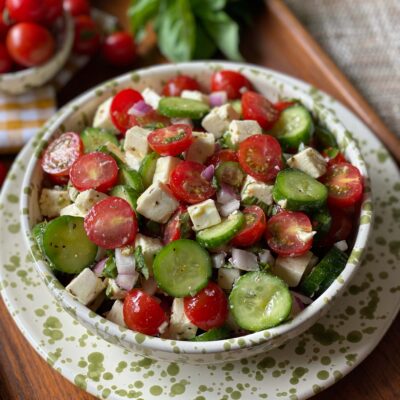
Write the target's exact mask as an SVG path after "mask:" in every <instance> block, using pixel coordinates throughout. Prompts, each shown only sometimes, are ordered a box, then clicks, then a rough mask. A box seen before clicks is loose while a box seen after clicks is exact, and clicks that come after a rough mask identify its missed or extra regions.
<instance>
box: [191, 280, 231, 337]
mask: <svg viewBox="0 0 400 400" xmlns="http://www.w3.org/2000/svg"><path fill="white" fill-rule="evenodd" d="M184 309H185V314H186V316H187V317H188V318H189V319H190V321H191V322H192V323H193V324H194V325H196V326H197V327H199V328H200V329H203V330H204V331H208V330H209V329H212V328H218V327H220V326H222V325H223V324H224V323H225V321H226V318H227V317H228V302H227V300H226V295H225V293H224V291H223V290H222V289H221V288H220V287H219V286H218V285H217V284H216V283H214V282H209V283H208V285H207V286H206V287H205V288H204V289H202V290H200V292H198V293H197V294H196V295H194V296H192V297H185V299H184Z"/></svg>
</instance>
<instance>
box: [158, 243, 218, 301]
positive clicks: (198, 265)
mask: <svg viewBox="0 0 400 400" xmlns="http://www.w3.org/2000/svg"><path fill="white" fill-rule="evenodd" d="M153 274H154V278H155V280H156V282H157V284H158V286H159V287H160V289H161V290H163V291H164V292H166V293H168V294H169V295H170V296H173V297H186V296H194V295H195V294H196V293H197V292H198V291H200V290H201V289H203V288H204V287H205V286H207V284H208V281H209V279H210V278H211V274H212V263H211V258H210V255H209V254H208V252H207V251H206V250H204V249H203V248H202V247H201V246H200V245H199V244H198V243H197V242H195V241H194V240H189V239H179V240H175V241H173V242H171V243H169V244H167V245H166V246H165V247H163V248H162V250H161V251H160V252H159V253H158V254H157V255H156V257H155V259H154V263H153Z"/></svg>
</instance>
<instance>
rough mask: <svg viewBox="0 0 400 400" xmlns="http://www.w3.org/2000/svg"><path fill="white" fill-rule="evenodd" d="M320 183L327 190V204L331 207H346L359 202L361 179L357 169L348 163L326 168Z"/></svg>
mask: <svg viewBox="0 0 400 400" xmlns="http://www.w3.org/2000/svg"><path fill="white" fill-rule="evenodd" d="M321 181H322V182H323V183H324V184H325V185H326V187H327V188H328V191H329V192H328V204H329V205H330V206H332V207H348V206H351V205H353V204H355V203H357V202H358V201H360V200H361V197H362V194H363V179H362V176H361V174H360V171H359V170H358V168H356V167H355V166H354V165H352V164H350V163H347V162H344V163H340V164H334V165H330V166H328V170H327V172H326V174H325V175H324V176H323V177H322V178H321Z"/></svg>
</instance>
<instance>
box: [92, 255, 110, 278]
mask: <svg viewBox="0 0 400 400" xmlns="http://www.w3.org/2000/svg"><path fill="white" fill-rule="evenodd" d="M106 262H107V258H103V259H102V260H101V261H99V262H98V263H97V264H96V265H95V266H94V267H93V270H92V271H93V272H94V274H95V275H96V276H97V277H100V276H101V274H102V273H103V269H104V267H105V266H106Z"/></svg>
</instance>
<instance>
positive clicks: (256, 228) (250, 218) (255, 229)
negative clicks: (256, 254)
mask: <svg viewBox="0 0 400 400" xmlns="http://www.w3.org/2000/svg"><path fill="white" fill-rule="evenodd" d="M243 214H244V217H245V225H244V228H242V230H241V231H240V232H238V233H237V234H236V236H235V237H234V238H233V239H232V241H231V243H232V244H233V245H234V246H238V247H247V246H252V245H253V244H254V243H256V242H258V241H259V240H260V239H261V236H262V235H263V233H264V231H265V228H266V227H267V219H266V217H265V214H264V211H263V210H262V209H261V208H260V207H258V206H250V207H246V208H245V209H244V210H243Z"/></svg>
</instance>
